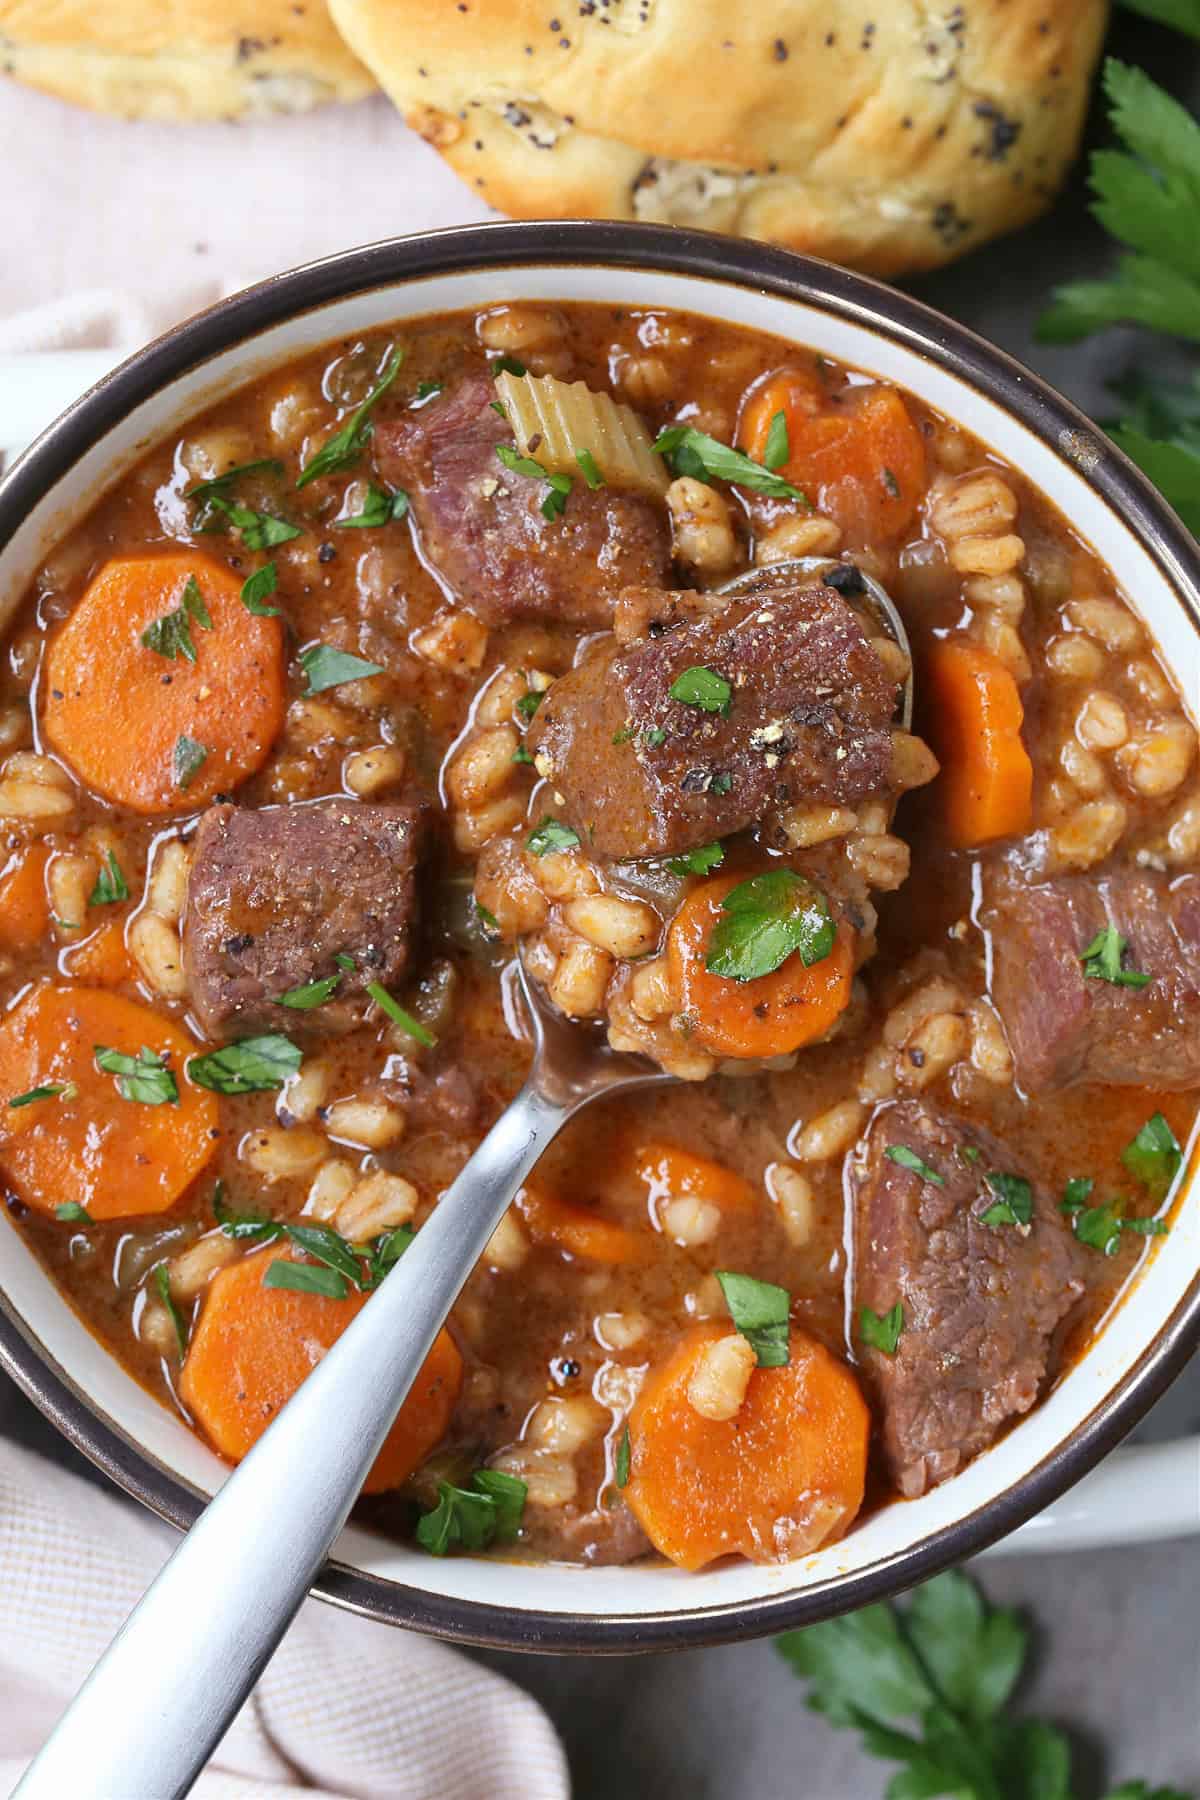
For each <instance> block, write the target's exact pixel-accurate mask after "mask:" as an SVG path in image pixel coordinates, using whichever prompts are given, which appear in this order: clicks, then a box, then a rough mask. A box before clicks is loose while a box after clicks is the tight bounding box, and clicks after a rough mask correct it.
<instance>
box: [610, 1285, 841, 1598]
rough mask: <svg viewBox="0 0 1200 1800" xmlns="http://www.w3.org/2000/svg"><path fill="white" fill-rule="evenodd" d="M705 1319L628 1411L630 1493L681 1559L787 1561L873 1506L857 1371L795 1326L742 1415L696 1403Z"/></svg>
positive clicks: (649, 1525) (660, 1545)
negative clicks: (711, 1413)
mask: <svg viewBox="0 0 1200 1800" xmlns="http://www.w3.org/2000/svg"><path fill="white" fill-rule="evenodd" d="M728 1332H729V1327H728V1326H727V1325H722V1324H719V1323H717V1322H716V1321H715V1320H713V1321H710V1322H709V1323H707V1324H703V1325H696V1326H693V1328H692V1329H691V1330H690V1331H689V1332H688V1333H687V1335H686V1336H685V1337H684V1338H683V1339H682V1341H681V1342H680V1343H679V1345H678V1346H677V1347H676V1349H675V1350H674V1352H673V1353H672V1354H671V1355H670V1356H669V1357H668V1358H667V1360H666V1361H665V1362H664V1363H663V1364H661V1366H660V1367H658V1368H656V1369H654V1370H652V1371H651V1373H650V1375H649V1377H648V1379H647V1380H646V1382H645V1384H644V1385H643V1387H642V1390H641V1393H640V1394H639V1395H638V1398H637V1400H636V1402H635V1403H634V1407H633V1410H632V1412H631V1414H630V1417H629V1440H630V1475H629V1480H628V1482H627V1483H626V1486H625V1489H624V1497H625V1499H626V1500H627V1501H628V1502H629V1505H630V1506H631V1507H632V1509H633V1511H634V1513H635V1514H636V1516H637V1520H638V1523H639V1524H640V1525H641V1527H642V1530H643V1531H644V1532H645V1533H646V1536H647V1537H648V1538H649V1539H650V1542H651V1543H652V1544H653V1545H654V1547H655V1549H656V1550H658V1551H659V1552H660V1553H661V1554H662V1555H663V1556H666V1557H669V1558H670V1560H671V1561H672V1562H673V1563H678V1565H679V1567H680V1568H682V1569H701V1568H703V1567H704V1565H705V1564H706V1563H710V1562H712V1561H714V1560H715V1558H717V1557H719V1556H729V1555H738V1556H746V1557H749V1559H750V1560H751V1562H785V1561H787V1560H788V1559H789V1558H791V1557H795V1556H803V1555H805V1554H806V1553H807V1552H809V1551H811V1550H816V1549H817V1548H819V1546H820V1545H822V1544H828V1543H833V1542H835V1541H836V1540H837V1539H838V1538H840V1537H842V1536H843V1535H844V1533H845V1532H846V1530H847V1529H848V1527H849V1526H850V1524H851V1523H852V1521H853V1519H854V1517H855V1515H856V1513H857V1512H858V1509H859V1507H860V1506H861V1505H862V1499H863V1489H864V1486H865V1483H866V1475H867V1439H868V1435H869V1431H870V1419H869V1415H868V1412H867V1406H866V1402H865V1401H864V1399H863V1397H862V1394H861V1392H860V1390H859V1386H858V1382H857V1381H856V1380H855V1378H854V1376H853V1374H852V1373H851V1371H850V1370H849V1369H848V1368H847V1367H846V1365H845V1363H843V1362H840V1361H839V1360H838V1358H837V1357H835V1356H832V1355H831V1354H830V1352H829V1351H828V1350H826V1349H825V1348H824V1347H823V1346H822V1345H821V1344H819V1343H817V1341H816V1339H815V1338H811V1337H809V1336H808V1335H807V1334H806V1333H805V1332H802V1331H793V1332H792V1333H791V1338H790V1351H789V1355H790V1360H789V1362H788V1363H787V1364H786V1366H785V1367H783V1368H779V1369H758V1368H756V1369H754V1370H753V1371H752V1373H751V1376H750V1384H749V1386H748V1388H747V1389H746V1396H745V1399H744V1400H743V1401H742V1404H741V1406H740V1408H739V1409H738V1411H737V1412H736V1413H735V1414H734V1416H733V1418H731V1419H721V1420H716V1419H708V1418H705V1417H704V1416H703V1415H702V1414H700V1413H699V1412H697V1411H696V1410H695V1408H694V1407H693V1406H692V1404H691V1401H690V1400H689V1398H688V1389H689V1386H690V1384H691V1380H692V1376H693V1374H694V1372H695V1370H696V1367H697V1364H698V1363H699V1361H700V1359H701V1357H702V1356H703V1355H704V1353H705V1351H706V1350H707V1349H708V1347H709V1345H710V1344H715V1343H716V1342H717V1341H718V1340H719V1339H720V1338H722V1337H725V1336H727V1335H728Z"/></svg>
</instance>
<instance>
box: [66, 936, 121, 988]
mask: <svg viewBox="0 0 1200 1800" xmlns="http://www.w3.org/2000/svg"><path fill="white" fill-rule="evenodd" d="M62 968H63V973H64V974H65V975H69V976H70V977H71V979H72V981H82V982H85V983H86V984H87V986H88V987H120V985H121V983H122V982H123V981H132V980H133V978H134V967H133V959H132V958H131V956H130V954H129V951H128V949H127V947H126V944H125V926H124V924H123V923H122V922H121V920H119V919H110V920H109V921H108V922H107V924H104V925H101V927H100V929H99V930H98V931H93V933H92V935H91V937H87V938H84V940H83V942H82V943H81V944H72V946H71V948H70V949H69V950H67V951H65V952H64V953H63V957H62Z"/></svg>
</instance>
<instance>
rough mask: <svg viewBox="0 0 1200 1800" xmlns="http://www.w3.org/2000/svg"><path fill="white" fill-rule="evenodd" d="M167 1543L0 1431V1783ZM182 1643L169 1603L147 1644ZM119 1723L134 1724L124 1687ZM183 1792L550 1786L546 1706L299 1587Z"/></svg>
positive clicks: (484, 1799) (413, 1798)
mask: <svg viewBox="0 0 1200 1800" xmlns="http://www.w3.org/2000/svg"><path fill="white" fill-rule="evenodd" d="M175 1542H176V1539H175V1536H174V1533H173V1532H172V1531H171V1530H170V1529H169V1528H168V1527H167V1526H165V1525H162V1524H160V1523H159V1521H158V1520H156V1519H153V1518H151V1517H150V1515H149V1514H147V1513H142V1512H139V1511H136V1510H135V1509H133V1508H132V1507H130V1506H127V1505H125V1504H124V1503H123V1502H121V1501H119V1500H117V1499H110V1498H109V1497H108V1496H107V1495H105V1494H103V1493H101V1492H99V1491H98V1490H97V1489H96V1488H94V1487H92V1486H91V1485H90V1484H89V1483H86V1482H83V1481H81V1480H79V1479H78V1478H77V1477H76V1476H74V1475H68V1474H66V1473H64V1472H63V1471H62V1470H60V1469H57V1468H55V1467H54V1465H53V1464H52V1463H49V1462H47V1461H46V1460H45V1459H44V1458H42V1457H40V1456H35V1455H33V1454H31V1453H30V1452H29V1451H26V1450H19V1449H17V1448H16V1446H15V1445H13V1444H9V1443H4V1442H2V1441H0V1594H2V1595H3V1604H2V1610H0V1795H4V1796H7V1795H9V1794H10V1793H11V1792H12V1789H13V1787H14V1785H15V1784H16V1782H17V1780H18V1778H19V1777H20V1775H21V1774H22V1772H23V1771H24V1769H25V1767H26V1765H27V1763H28V1762H29V1760H30V1758H31V1757H32V1756H33V1754H34V1753H35V1752H36V1751H37V1749H38V1748H39V1747H40V1745H41V1743H42V1741H43V1739H44V1738H45V1737H46V1736H47V1735H48V1733H49V1731H50V1729H51V1727H52V1726H53V1725H54V1723H55V1721H56V1720H57V1718H58V1717H59V1715H60V1714H61V1712H62V1711H63V1709H64V1707H65V1706H66V1704H67V1702H68V1701H69V1700H70V1698H71V1696H72V1695H73V1694H74V1693H75V1691H76V1690H77V1689H78V1687H79V1686H80V1684H81V1682H82V1681H83V1679H84V1677H85V1676H86V1674H87V1673H88V1670H89V1669H90V1668H91V1666H92V1664H93V1663H94V1662H95V1661H96V1659H97V1658H98V1657H99V1656H100V1654H101V1652H102V1651H103V1650H104V1649H105V1647H106V1646H107V1644H108V1643H109V1641H110V1639H111V1638H112V1637H113V1635H114V1633H115V1632H116V1630H117V1627H118V1626H119V1625H120V1624H121V1622H122V1620H123V1619H124V1618H125V1616H126V1615H127V1614H128V1613H129V1612H130V1611H131V1610H132V1608H133V1606H134V1605H135V1604H136V1602H137V1601H138V1600H139V1599H140V1598H141V1595H142V1593H143V1592H144V1590H145V1589H146V1587H147V1586H148V1584H149V1583H150V1581H151V1580H152V1579H153V1577H154V1576H155V1574H157V1572H158V1570H159V1568H160V1567H161V1566H162V1564H163V1563H164V1562H165V1561H166V1558H167V1556H168V1555H169V1554H170V1551H171V1549H172V1548H173V1546H174V1544H175ZM187 1644H188V1621H187V1620H186V1619H180V1620H179V1627H178V1632H177V1635H176V1637H175V1641H174V1643H173V1644H171V1645H167V1646H164V1651H165V1653H166V1654H174V1655H176V1656H177V1657H178V1658H179V1663H180V1667H181V1669H182V1668H184V1667H186V1663H187ZM127 1728H128V1730H129V1733H130V1735H131V1737H132V1736H133V1734H135V1733H137V1732H139V1731H141V1730H142V1729H143V1726H142V1721H141V1720H140V1718H139V1716H138V1704H137V1695H136V1694H131V1695H130V1696H129V1716H128V1727H127ZM193 1792H194V1794H195V1795H196V1800H292V1797H293V1796H300V1795H306V1796H308V1797H309V1800H313V1796H314V1795H317V1796H329V1797H330V1800H332V1797H333V1796H339V1797H345V1800H351V1797H352V1796H353V1797H354V1800H567V1795H568V1793H569V1782H568V1776H567V1766H566V1759H565V1757H564V1755H563V1751H562V1746H561V1745H560V1744H559V1741H558V1739H557V1737H556V1736H555V1734H554V1731H553V1728H552V1727H551V1725H550V1722H549V1720H548V1719H547V1718H546V1716H545V1714H544V1713H543V1712H542V1710H541V1708H540V1707H539V1706H538V1705H537V1703H536V1702H535V1701H534V1700H531V1699H530V1698H529V1696H528V1695H527V1694H524V1693H522V1692H521V1690H520V1689H519V1688H517V1687H514V1686H513V1685H512V1683H511V1682H509V1681H506V1680H504V1678H503V1677H502V1676H499V1675H495V1674H493V1673H492V1672H491V1671H490V1670H488V1669H484V1668H482V1667H480V1666H479V1665H478V1664H477V1663H473V1662H470V1661H468V1660H467V1658H466V1657H464V1656H460V1655H459V1654H458V1653H457V1651H454V1650H450V1649H447V1648H446V1647H445V1645H442V1644H436V1643H433V1642H432V1641H430V1640H428V1639H426V1638H421V1637H416V1636H414V1635H412V1634H411V1633H408V1632H402V1631H398V1630H396V1629H394V1628H393V1627H391V1626H387V1625H376V1624H373V1623H371V1622H370V1621H368V1620H365V1619H360V1618H356V1617H355V1616H354V1615H353V1614H350V1613H344V1612H340V1611H338V1610H337V1609H336V1608H335V1607H332V1606H329V1605H326V1604H325V1603H324V1602H322V1601H318V1600H308V1601H306V1602H305V1604H304V1606H303V1608H302V1609H301V1611H300V1613H299V1615H298V1617H297V1619H296V1621H295V1623H294V1624H293V1626H292V1628H291V1630H290V1632H289V1633H288V1635H287V1637H286V1638H285V1640H284V1642H283V1644H282V1645H281V1646H280V1649H279V1651H278V1652H277V1654H276V1656H275V1659H274V1661H273V1662H272V1663H271V1664H270V1666H269V1667H268V1669H267V1671H266V1673H265V1675H264V1676H263V1678H262V1680H261V1681H260V1682H259V1684H258V1686H257V1687H256V1688H255V1690H254V1692H253V1694H252V1695H251V1696H250V1699H249V1700H248V1701H247V1702H246V1704H245V1706H244V1707H243V1708H242V1711H241V1712H240V1713H239V1714H238V1716H237V1718H236V1719H235V1721H234V1723H233V1725H232V1726H231V1727H230V1729H229V1731H228V1733H227V1735H226V1737H225V1739H224V1741H223V1742H222V1744H221V1746H220V1748H219V1749H218V1751H217V1753H216V1755H215V1756H214V1758H213V1760H212V1762H211V1763H210V1764H209V1767H208V1769H207V1770H206V1772H205V1773H204V1774H203V1775H202V1776H201V1777H200V1780H199V1782H198V1783H197V1785H196V1787H195V1789H194V1790H193ZM64 1800H65V1797H64ZM105 1800H160V1797H159V1796H157V1795H142V1794H137V1795H135V1794H113V1795H111V1796H107V1795H106V1796H105Z"/></svg>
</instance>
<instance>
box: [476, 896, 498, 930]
mask: <svg viewBox="0 0 1200 1800" xmlns="http://www.w3.org/2000/svg"><path fill="white" fill-rule="evenodd" d="M475 911H476V913H477V914H478V916H479V918H480V919H482V921H483V923H484V925H486V927H487V929H488V930H489V931H499V929H500V921H499V919H498V918H497V917H496V915H495V913H494V912H491V911H490V910H489V908H488V907H486V906H484V905H483V903H482V902H481V901H479V900H477V901H476V902H475Z"/></svg>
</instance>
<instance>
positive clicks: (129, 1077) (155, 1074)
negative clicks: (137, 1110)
mask: <svg viewBox="0 0 1200 1800" xmlns="http://www.w3.org/2000/svg"><path fill="white" fill-rule="evenodd" d="M93 1054H94V1055H95V1058H96V1067H97V1068H98V1069H103V1070H104V1072H105V1074H106V1075H115V1076H116V1078H117V1092H118V1094H120V1096H121V1098H122V1100H136V1101H137V1102H138V1103H139V1105H141V1106H178V1104H179V1087H178V1084H177V1083H176V1080H175V1077H174V1075H173V1074H172V1072H171V1070H170V1069H168V1067H167V1063H166V1058H165V1057H164V1056H161V1055H160V1054H159V1052H158V1051H157V1050H148V1049H147V1048H146V1046H145V1045H144V1044H143V1046H142V1048H141V1049H140V1050H139V1051H138V1053H137V1055H136V1056H127V1055H126V1054H125V1052H124V1051H123V1050H110V1049H109V1048H108V1046H107V1044H97V1045H95V1047H94V1052H93Z"/></svg>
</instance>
